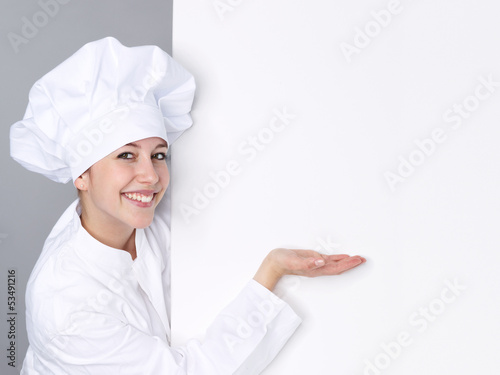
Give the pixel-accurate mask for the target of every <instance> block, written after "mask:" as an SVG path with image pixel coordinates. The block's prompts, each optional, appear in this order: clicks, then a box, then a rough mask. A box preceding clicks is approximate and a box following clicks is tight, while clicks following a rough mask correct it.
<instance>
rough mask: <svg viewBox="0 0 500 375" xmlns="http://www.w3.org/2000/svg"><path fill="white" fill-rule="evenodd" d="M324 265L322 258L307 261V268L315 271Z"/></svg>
mask: <svg viewBox="0 0 500 375" xmlns="http://www.w3.org/2000/svg"><path fill="white" fill-rule="evenodd" d="M324 265H325V260H324V259H323V258H310V259H309V268H310V269H315V268H320V267H323V266H324Z"/></svg>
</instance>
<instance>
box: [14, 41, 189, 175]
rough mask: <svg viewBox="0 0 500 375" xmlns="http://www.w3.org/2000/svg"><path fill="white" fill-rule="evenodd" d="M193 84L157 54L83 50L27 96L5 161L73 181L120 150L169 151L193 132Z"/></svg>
mask: <svg viewBox="0 0 500 375" xmlns="http://www.w3.org/2000/svg"><path fill="white" fill-rule="evenodd" d="M194 91H195V82H194V78H193V76H192V75H191V74H190V73H189V72H188V71H186V70H185V69H184V68H183V67H182V66H181V65H179V63H177V62H176V61H174V60H173V59H172V57H170V56H169V55H168V54H167V53H166V52H164V51H163V50H161V49H160V48H159V47H157V46H140V47H125V46H123V45H122V44H121V43H120V42H119V41H118V40H116V39H115V38H112V37H107V38H104V39H101V40H97V41H94V42H91V43H88V44H86V45H84V46H83V47H82V48H81V49H79V50H78V51H77V52H76V53H75V54H73V55H72V56H71V57H69V58H68V59H67V60H65V61H64V62H63V63H61V64H60V65H58V66H57V67H56V68H54V69H53V70H52V71H50V72H49V73H47V74H46V75H45V76H43V77H42V78H41V79H39V80H38V81H37V82H36V83H35V84H34V85H33V87H32V88H31V90H30V94H29V104H28V108H27V109H26V113H25V115H24V119H23V120H22V121H19V122H16V123H15V124H14V125H12V127H11V129H10V152H11V156H12V157H13V158H14V159H15V160H16V161H17V162H19V163H20V164H21V165H22V166H24V167H25V168H27V169H29V170H30V171H34V172H37V173H41V174H43V175H44V176H46V177H48V178H50V179H51V180H54V181H56V182H62V183H67V182H68V181H70V180H71V179H73V181H75V180H76V179H77V178H78V177H79V176H80V175H81V174H82V173H83V172H85V171H86V170H87V169H88V168H89V167H90V166H92V164H94V163H96V162H97V161H99V160H100V159H102V158H104V157H105V156H107V155H109V154H110V153H111V152H113V151H115V150H117V149H118V148H120V147H122V146H124V145H126V144H127V143H130V142H134V141H137V140H141V139H144V138H149V137H160V138H162V139H164V140H165V141H166V142H167V143H168V145H171V144H172V142H174V141H175V140H176V139H177V138H178V137H179V136H180V135H181V134H182V133H183V132H184V131H185V130H186V129H187V128H189V127H190V126H191V124H192V120H191V116H190V111H191V105H192V102H193V98H194Z"/></svg>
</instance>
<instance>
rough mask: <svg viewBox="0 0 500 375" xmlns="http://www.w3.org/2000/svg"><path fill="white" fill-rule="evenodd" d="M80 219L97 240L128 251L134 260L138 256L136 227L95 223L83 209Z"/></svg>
mask: <svg viewBox="0 0 500 375" xmlns="http://www.w3.org/2000/svg"><path fill="white" fill-rule="evenodd" d="M80 220H81V222H82V226H83V227H84V228H85V230H86V231H87V232H88V233H89V234H90V235H91V236H92V237H94V238H95V239H96V240H97V241H99V242H101V243H103V244H104V245H106V246H109V247H112V248H115V249H117V250H124V251H126V252H128V253H129V254H130V256H131V257H132V259H133V260H134V259H135V258H136V257H137V252H136V248H135V228H129V227H127V228H124V227H118V226H114V225H108V226H106V227H103V226H100V225H93V224H92V221H91V220H88V215H87V214H86V212H85V210H82V214H81V216H80Z"/></svg>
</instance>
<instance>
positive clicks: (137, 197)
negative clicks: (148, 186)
mask: <svg viewBox="0 0 500 375" xmlns="http://www.w3.org/2000/svg"><path fill="white" fill-rule="evenodd" d="M123 195H125V196H126V197H127V198H128V199H132V200H134V201H137V202H143V203H149V202H151V201H152V200H153V197H154V194H151V195H144V194H140V193H123Z"/></svg>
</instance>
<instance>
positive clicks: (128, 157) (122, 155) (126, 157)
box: [118, 152, 134, 159]
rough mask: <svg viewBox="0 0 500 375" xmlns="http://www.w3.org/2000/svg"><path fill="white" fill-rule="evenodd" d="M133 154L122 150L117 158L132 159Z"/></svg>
mask: <svg viewBox="0 0 500 375" xmlns="http://www.w3.org/2000/svg"><path fill="white" fill-rule="evenodd" d="M133 157H134V155H133V154H132V153H131V152H122V153H121V154H120V155H118V159H132V158H133Z"/></svg>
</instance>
